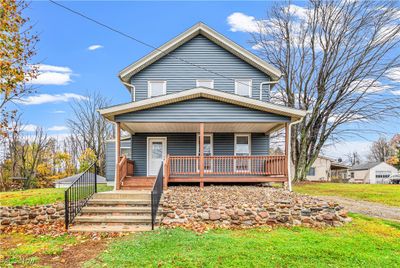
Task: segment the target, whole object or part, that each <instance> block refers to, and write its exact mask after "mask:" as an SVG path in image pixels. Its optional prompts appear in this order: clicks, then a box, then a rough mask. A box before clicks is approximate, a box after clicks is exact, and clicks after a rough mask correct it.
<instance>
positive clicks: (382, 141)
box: [368, 137, 394, 162]
mask: <svg viewBox="0 0 400 268" xmlns="http://www.w3.org/2000/svg"><path fill="white" fill-rule="evenodd" d="M391 155H394V150H393V148H392V147H391V145H390V141H388V140H387V139H386V138H385V137H380V138H379V139H378V140H377V141H375V142H374V143H372V145H371V149H370V154H369V156H368V158H369V159H370V160H372V161H376V162H384V161H386V160H387V159H388V158H389V157H390V156H391Z"/></svg>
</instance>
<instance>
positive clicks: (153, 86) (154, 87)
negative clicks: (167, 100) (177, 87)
mask: <svg viewBox="0 0 400 268" xmlns="http://www.w3.org/2000/svg"><path fill="white" fill-rule="evenodd" d="M166 93H167V81H148V84H147V96H148V97H149V98H151V97H156V96H161V95H165V94H166Z"/></svg>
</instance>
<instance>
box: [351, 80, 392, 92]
mask: <svg viewBox="0 0 400 268" xmlns="http://www.w3.org/2000/svg"><path fill="white" fill-rule="evenodd" d="M390 88H392V87H391V86H388V85H384V84H382V83H381V82H379V81H374V79H371V78H365V79H363V80H360V81H354V82H353V83H351V85H350V90H355V91H357V92H359V93H368V94H370V93H378V92H382V91H385V90H387V89H390Z"/></svg>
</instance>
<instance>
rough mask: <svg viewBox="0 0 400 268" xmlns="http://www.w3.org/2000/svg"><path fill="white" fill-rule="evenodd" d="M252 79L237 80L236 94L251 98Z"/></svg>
mask: <svg viewBox="0 0 400 268" xmlns="http://www.w3.org/2000/svg"><path fill="white" fill-rule="evenodd" d="M251 86H252V81H251V79H236V80H235V94H237V95H241V96H246V97H251Z"/></svg>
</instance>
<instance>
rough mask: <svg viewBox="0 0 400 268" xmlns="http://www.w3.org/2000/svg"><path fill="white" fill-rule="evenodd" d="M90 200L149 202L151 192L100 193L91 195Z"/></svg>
mask: <svg viewBox="0 0 400 268" xmlns="http://www.w3.org/2000/svg"><path fill="white" fill-rule="evenodd" d="M92 199H113V200H116V199H125V200H150V199H151V191H143V190H142V191H140V190H136V191H132V190H130V191H129V190H126V191H110V192H102V193H96V194H94V195H93V198H92Z"/></svg>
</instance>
